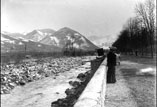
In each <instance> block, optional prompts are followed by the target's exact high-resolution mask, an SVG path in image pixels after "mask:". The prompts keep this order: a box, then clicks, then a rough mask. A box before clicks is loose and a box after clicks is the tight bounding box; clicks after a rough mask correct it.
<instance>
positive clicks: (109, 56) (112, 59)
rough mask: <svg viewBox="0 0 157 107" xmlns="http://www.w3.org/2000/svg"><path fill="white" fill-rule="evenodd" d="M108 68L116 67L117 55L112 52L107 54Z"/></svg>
mask: <svg viewBox="0 0 157 107" xmlns="http://www.w3.org/2000/svg"><path fill="white" fill-rule="evenodd" d="M107 66H116V54H115V53H113V52H112V51H110V52H109V53H108V54H107Z"/></svg>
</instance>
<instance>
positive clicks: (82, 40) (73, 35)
mask: <svg viewBox="0 0 157 107" xmlns="http://www.w3.org/2000/svg"><path fill="white" fill-rule="evenodd" d="M40 43H43V44H47V45H52V44H53V45H55V46H58V47H60V48H67V47H71V46H73V47H74V48H76V49H82V50H95V49H97V48H98V47H97V46H95V45H94V44H93V43H92V42H90V41H89V40H88V39H87V38H86V37H84V36H83V35H82V34H80V33H79V32H77V31H75V30H72V29H70V28H68V27H64V28H62V29H60V30H58V31H56V32H54V34H53V35H48V36H46V37H45V38H43V39H42V40H40Z"/></svg>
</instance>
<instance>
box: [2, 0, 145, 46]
mask: <svg viewBox="0 0 157 107" xmlns="http://www.w3.org/2000/svg"><path fill="white" fill-rule="evenodd" d="M143 1H144V0H1V31H7V32H12V33H13V32H20V33H22V32H30V31H32V30H34V29H45V28H51V29H54V30H56V31H57V30H59V29H60V28H63V27H69V28H71V29H74V30H76V31H78V32H79V33H81V34H82V35H84V36H86V37H87V38H89V39H90V40H92V41H93V42H94V43H95V44H101V43H103V42H104V41H110V42H113V41H114V40H115V38H116V37H117V35H118V34H119V32H120V31H121V30H122V27H123V25H124V24H125V23H126V21H127V20H128V19H129V18H130V17H133V16H134V15H135V10H134V8H135V5H136V4H137V3H138V2H143Z"/></svg>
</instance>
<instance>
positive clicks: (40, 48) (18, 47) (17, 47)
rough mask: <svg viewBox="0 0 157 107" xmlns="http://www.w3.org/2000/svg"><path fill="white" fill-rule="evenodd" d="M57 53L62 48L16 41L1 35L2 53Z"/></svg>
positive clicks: (23, 40) (27, 41)
mask: <svg viewBox="0 0 157 107" xmlns="http://www.w3.org/2000/svg"><path fill="white" fill-rule="evenodd" d="M24 51H27V52H28V51H29V52H30V51H31V52H56V51H61V49H60V48H58V47H56V46H53V45H51V46H50V45H45V44H42V43H39V42H33V41H29V40H26V39H15V38H12V37H10V36H8V35H5V34H2V33H1V52H2V53H5V52H24Z"/></svg>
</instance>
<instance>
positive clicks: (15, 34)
mask: <svg viewBox="0 0 157 107" xmlns="http://www.w3.org/2000/svg"><path fill="white" fill-rule="evenodd" d="M2 34H4V35H8V36H10V37H12V38H15V39H18V38H21V37H22V38H23V37H24V34H22V33H10V32H5V31H2Z"/></svg>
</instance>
